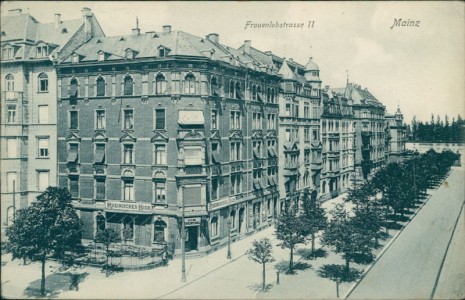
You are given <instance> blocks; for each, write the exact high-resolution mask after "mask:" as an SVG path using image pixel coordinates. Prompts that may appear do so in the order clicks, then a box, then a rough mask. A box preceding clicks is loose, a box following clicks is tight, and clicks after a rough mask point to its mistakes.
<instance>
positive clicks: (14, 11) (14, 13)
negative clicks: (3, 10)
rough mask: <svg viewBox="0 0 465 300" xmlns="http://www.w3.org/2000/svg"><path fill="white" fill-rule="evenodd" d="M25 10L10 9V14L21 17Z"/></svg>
mask: <svg viewBox="0 0 465 300" xmlns="http://www.w3.org/2000/svg"><path fill="white" fill-rule="evenodd" d="M22 12H23V10H22V9H21V8H15V9H10V10H8V13H9V15H10V16H19V15H20V14H21V13H22Z"/></svg>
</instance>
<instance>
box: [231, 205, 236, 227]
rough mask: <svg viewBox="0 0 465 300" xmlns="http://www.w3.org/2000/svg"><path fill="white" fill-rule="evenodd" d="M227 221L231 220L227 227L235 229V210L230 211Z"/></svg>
mask: <svg viewBox="0 0 465 300" xmlns="http://www.w3.org/2000/svg"><path fill="white" fill-rule="evenodd" d="M229 221H230V222H231V226H230V227H229V229H236V211H235V210H233V211H231V213H230V214H229Z"/></svg>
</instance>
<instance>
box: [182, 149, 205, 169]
mask: <svg viewBox="0 0 465 300" xmlns="http://www.w3.org/2000/svg"><path fill="white" fill-rule="evenodd" d="M184 164H185V165H186V166H192V165H202V151H201V148H200V147H184Z"/></svg>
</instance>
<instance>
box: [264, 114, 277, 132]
mask: <svg viewBox="0 0 465 300" xmlns="http://www.w3.org/2000/svg"><path fill="white" fill-rule="evenodd" d="M275 120H276V115H275V114H268V115H267V119H266V128H267V129H268V130H274V129H276V123H275Z"/></svg>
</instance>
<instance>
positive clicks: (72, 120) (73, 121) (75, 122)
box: [47, 108, 79, 129]
mask: <svg viewBox="0 0 465 300" xmlns="http://www.w3.org/2000/svg"><path fill="white" fill-rule="evenodd" d="M47 109H48V108H47ZM78 128H79V115H78V111H76V110H71V111H70V112H69V129H78Z"/></svg>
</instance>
